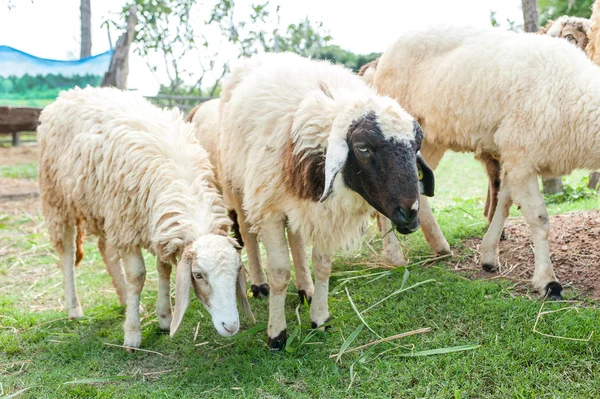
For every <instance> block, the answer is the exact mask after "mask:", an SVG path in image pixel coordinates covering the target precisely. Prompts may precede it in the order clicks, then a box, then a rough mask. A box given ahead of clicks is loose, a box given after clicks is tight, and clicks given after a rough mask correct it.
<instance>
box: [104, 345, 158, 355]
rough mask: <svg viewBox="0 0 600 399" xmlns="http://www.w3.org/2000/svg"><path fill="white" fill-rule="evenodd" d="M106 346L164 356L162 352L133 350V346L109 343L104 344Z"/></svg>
mask: <svg viewBox="0 0 600 399" xmlns="http://www.w3.org/2000/svg"><path fill="white" fill-rule="evenodd" d="M104 345H106V346H114V347H116V348H123V349H128V350H134V351H140V352H147V353H154V354H155V355H159V356H164V355H163V354H162V353H160V352H155V351H150V350H148V349H140V348H132V347H131V346H125V345H117V344H109V343H108V342H104Z"/></svg>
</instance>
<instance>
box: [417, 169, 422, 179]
mask: <svg viewBox="0 0 600 399" xmlns="http://www.w3.org/2000/svg"><path fill="white" fill-rule="evenodd" d="M417 177H418V178H419V180H423V171H422V170H421V169H418V170H417Z"/></svg>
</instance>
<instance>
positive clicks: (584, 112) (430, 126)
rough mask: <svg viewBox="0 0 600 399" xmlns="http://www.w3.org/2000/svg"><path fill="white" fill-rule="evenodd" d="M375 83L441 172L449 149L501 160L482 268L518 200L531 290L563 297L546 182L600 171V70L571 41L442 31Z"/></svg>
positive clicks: (420, 38)
mask: <svg viewBox="0 0 600 399" xmlns="http://www.w3.org/2000/svg"><path fill="white" fill-rule="evenodd" d="M374 86H375V87H376V89H377V91H378V93H380V94H381V95H389V96H392V97H394V98H396V99H397V100H398V102H399V103H400V104H402V105H403V106H404V107H405V108H406V110H407V111H408V112H409V113H411V114H412V115H414V116H415V118H416V119H417V120H418V121H419V122H420V123H421V124H422V126H423V130H424V132H425V133H424V134H425V138H424V140H423V146H422V149H421V152H422V154H423V158H424V159H425V160H426V161H427V162H428V164H429V165H430V166H431V167H432V168H435V166H437V164H438V162H439V159H441V157H442V155H443V153H444V151H446V149H452V150H454V151H461V152H474V153H475V154H487V155H488V156H492V157H493V158H495V159H499V161H500V164H501V166H502V171H503V172H502V173H503V176H502V187H501V188H500V192H499V195H498V207H497V211H496V213H495V214H494V217H493V219H492V223H491V225H490V227H489V229H488V231H487V233H486V235H485V237H484V240H483V242H482V245H481V252H482V261H481V262H482V266H483V268H484V269H485V270H487V271H493V270H495V269H497V267H498V264H499V260H498V241H499V238H500V234H501V231H502V228H503V226H504V222H505V219H506V217H507V216H508V211H509V208H510V205H511V204H512V203H513V202H514V203H515V204H517V205H519V206H520V207H521V211H522V214H523V216H524V218H525V220H526V221H527V223H528V224H529V225H530V227H531V231H532V238H533V243H534V248H535V272H534V275H533V279H532V283H533V285H534V287H535V288H536V289H538V290H539V291H540V292H541V293H542V294H545V295H549V296H550V297H552V298H560V297H561V291H562V286H561V285H560V283H559V282H558V279H557V278H556V275H555V273H554V270H553V268H552V264H551V262H550V255H549V249H548V231H549V224H548V214H547V212H546V208H545V204H544V199H543V197H542V195H541V193H540V190H539V186H538V181H537V175H538V174H539V175H542V176H557V175H558V176H560V175H566V174H569V173H570V172H571V171H572V170H573V169H576V168H581V169H595V168H598V167H599V166H600V152H599V151H598V148H600V134H599V133H598V132H599V131H600V113H598V108H599V105H600V71H599V70H598V69H597V67H596V66H594V65H593V64H592V63H591V62H590V60H589V59H587V58H586V56H585V54H584V53H583V52H582V51H580V50H579V49H577V48H576V47H575V46H573V45H571V44H569V43H568V42H567V41H566V40H556V39H554V38H551V37H548V36H545V35H536V34H516V33H512V32H503V31H500V30H497V29H492V28H489V29H477V28H456V27H443V28H434V29H431V30H429V31H418V32H412V33H408V34H406V35H404V36H402V37H400V38H399V39H398V40H396V41H395V42H394V43H393V44H392V45H391V46H390V47H389V48H388V49H387V51H386V52H385V53H384V54H383V55H382V56H381V58H380V60H379V63H378V65H377V71H376V73H375V78H374ZM425 201H426V200H425ZM425 201H423V202H425ZM427 211H429V208H427V207H425V206H423V207H422V208H421V212H427ZM422 219H423V220H426V218H422ZM436 228H437V226H428V225H426V223H425V222H423V223H422V229H423V231H424V232H428V234H431V235H433V236H442V233H441V231H437V230H436Z"/></svg>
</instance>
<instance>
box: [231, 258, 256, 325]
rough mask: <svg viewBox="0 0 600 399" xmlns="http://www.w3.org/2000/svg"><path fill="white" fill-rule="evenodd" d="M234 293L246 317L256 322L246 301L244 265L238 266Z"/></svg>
mask: <svg viewBox="0 0 600 399" xmlns="http://www.w3.org/2000/svg"><path fill="white" fill-rule="evenodd" d="M235 295H236V296H237V299H238V302H239V303H240V305H241V306H242V310H243V311H244V314H245V315H246V317H248V318H249V319H250V320H252V323H256V319H255V318H254V314H253V313H252V309H251V308H250V303H248V297H247V296H246V269H244V266H242V267H241V268H240V273H239V274H238V278H237V284H236V285H235Z"/></svg>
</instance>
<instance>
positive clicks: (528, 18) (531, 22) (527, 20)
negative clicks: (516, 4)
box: [521, 0, 540, 32]
mask: <svg viewBox="0 0 600 399" xmlns="http://www.w3.org/2000/svg"><path fill="white" fill-rule="evenodd" d="M521 6H522V8H523V22H524V27H525V32H537V31H538V30H539V29H540V21H539V18H538V10H537V0H521Z"/></svg>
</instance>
